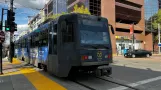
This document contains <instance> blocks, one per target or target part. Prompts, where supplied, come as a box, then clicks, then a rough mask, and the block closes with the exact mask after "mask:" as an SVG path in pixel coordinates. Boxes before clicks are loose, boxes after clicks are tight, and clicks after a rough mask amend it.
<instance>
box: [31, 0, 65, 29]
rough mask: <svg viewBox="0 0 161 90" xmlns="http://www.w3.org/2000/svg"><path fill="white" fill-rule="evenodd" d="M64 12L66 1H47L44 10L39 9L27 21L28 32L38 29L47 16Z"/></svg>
mask: <svg viewBox="0 0 161 90" xmlns="http://www.w3.org/2000/svg"><path fill="white" fill-rule="evenodd" d="M66 11H67V6H66V0H47V2H46V4H45V6H44V8H43V9H41V10H40V11H39V13H38V14H37V15H36V16H34V17H33V18H31V19H30V20H29V22H28V25H29V28H30V31H33V30H35V29H36V28H38V26H39V25H40V24H41V23H43V22H44V21H45V19H46V18H47V17H48V16H50V15H52V14H57V13H62V12H66Z"/></svg>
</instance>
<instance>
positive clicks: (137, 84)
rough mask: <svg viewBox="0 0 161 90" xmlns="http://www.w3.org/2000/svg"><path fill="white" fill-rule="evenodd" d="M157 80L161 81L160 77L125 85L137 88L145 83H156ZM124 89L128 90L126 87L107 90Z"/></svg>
mask: <svg viewBox="0 0 161 90" xmlns="http://www.w3.org/2000/svg"><path fill="white" fill-rule="evenodd" d="M158 80H161V76H159V77H155V78H151V79H146V80H142V81H138V82H136V83H130V84H127V85H128V86H131V87H136V86H139V85H143V84H147V83H150V82H154V81H158ZM125 89H128V87H124V86H119V87H116V88H111V89H108V90H125Z"/></svg>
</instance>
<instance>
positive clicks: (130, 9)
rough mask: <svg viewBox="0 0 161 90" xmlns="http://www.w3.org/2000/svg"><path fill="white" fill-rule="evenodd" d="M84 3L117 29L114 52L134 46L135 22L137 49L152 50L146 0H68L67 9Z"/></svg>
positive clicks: (94, 13)
mask: <svg viewBox="0 0 161 90" xmlns="http://www.w3.org/2000/svg"><path fill="white" fill-rule="evenodd" d="M83 3H84V6H86V7H87V8H88V9H89V10H90V12H91V14H92V15H98V16H103V17H106V18H107V19H108V21H109V24H111V25H112V26H113V27H114V29H115V35H112V34H111V38H112V46H113V47H112V48H113V53H116V51H117V50H116V49H118V51H119V53H120V54H121V53H122V51H123V49H124V48H127V49H129V48H131V47H132V39H131V37H132V36H131V35H130V29H129V26H130V25H131V24H134V36H135V40H134V41H135V44H134V47H135V49H147V50H152V34H151V33H150V32H145V20H144V0H68V2H67V5H68V6H67V9H68V11H71V10H72V9H73V6H74V4H78V5H81V4H83Z"/></svg>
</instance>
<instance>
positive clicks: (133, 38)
mask: <svg viewBox="0 0 161 90" xmlns="http://www.w3.org/2000/svg"><path fill="white" fill-rule="evenodd" d="M132 31H133V32H132V51H134V50H135V48H134V47H135V45H134V40H135V36H134V23H133V24H132Z"/></svg>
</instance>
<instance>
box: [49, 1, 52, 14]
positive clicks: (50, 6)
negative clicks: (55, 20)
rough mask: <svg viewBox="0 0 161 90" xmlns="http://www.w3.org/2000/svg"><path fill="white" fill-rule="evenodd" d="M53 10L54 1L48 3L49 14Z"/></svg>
mask: <svg viewBox="0 0 161 90" xmlns="http://www.w3.org/2000/svg"><path fill="white" fill-rule="evenodd" d="M52 11H53V1H52V2H50V4H49V5H48V14H49V13H50V12H52Z"/></svg>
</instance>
